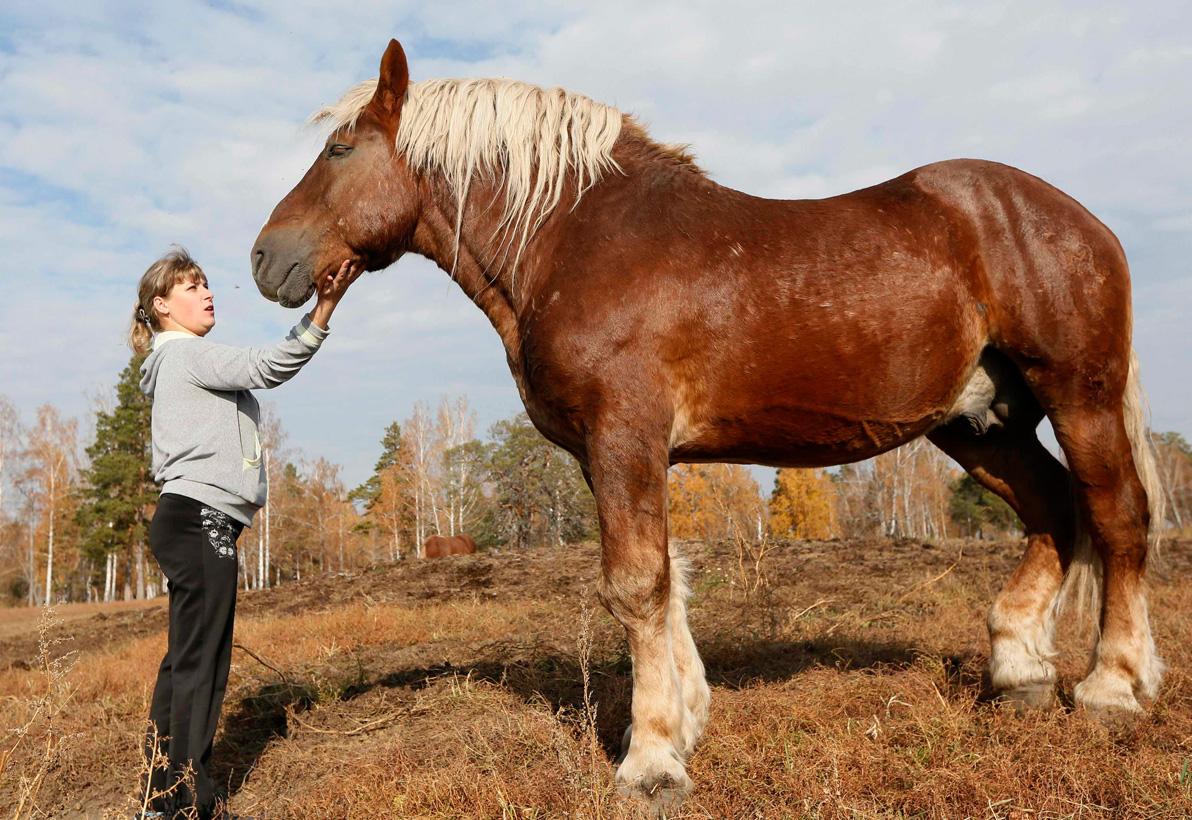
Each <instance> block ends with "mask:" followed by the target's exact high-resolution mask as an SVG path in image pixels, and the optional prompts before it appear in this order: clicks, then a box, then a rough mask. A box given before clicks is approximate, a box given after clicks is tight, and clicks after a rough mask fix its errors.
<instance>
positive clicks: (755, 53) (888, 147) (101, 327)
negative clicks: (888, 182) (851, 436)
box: [0, 0, 1192, 487]
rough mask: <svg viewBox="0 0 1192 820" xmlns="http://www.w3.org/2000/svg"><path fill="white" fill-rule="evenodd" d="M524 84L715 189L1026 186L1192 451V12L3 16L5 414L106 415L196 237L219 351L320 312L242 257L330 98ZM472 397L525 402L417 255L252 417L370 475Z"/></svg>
mask: <svg viewBox="0 0 1192 820" xmlns="http://www.w3.org/2000/svg"><path fill="white" fill-rule="evenodd" d="M390 37H396V38H397V39H398V40H400V41H401V43H402V45H403V46H404V48H405V51H406V54H407V56H408V58H409V63H410V72H411V77H412V79H413V80H415V81H417V80H422V79H430V78H434V77H489V76H503V77H513V78H516V79H520V80H525V81H529V82H533V83H537V84H540V85H544V86H555V85H558V86H562V87H564V88H567V89H569V90H572V91H578V92H581V93H583V94H586V95H588V96H590V97H593V98H595V99H597V100H599V101H601V102H605V103H608V104H611V105H614V106H616V107H618V108H620V109H621V110H623V111H627V112H630V113H633V114H635V115H637V116H638V118H639V119H640V120H642V121H643V122H644V123H645V124H646V126H647V127H648V128H649V130H650V132H651V133H652V134H653V136H654V137H656V138H657V139H659V140H660V141H663V142H682V143H688V144H690V145H691V149H692V151H693V152H694V154H695V155H696V157H697V159H698V161H699V163H700V164H701V165H702V166H703V167H704V168H705V169H707V171H708V172H709V173H710V175H711V176H712V178H713V179H715V180H716V181H717V182H719V183H721V184H723V185H727V186H729V187H732V188H737V189H740V190H744V191H748V192H750V193H753V194H758V195H763V196H772V197H784V198H788V197H789V198H801V197H823V196H830V195H833V194H838V193H844V192H846V191H849V190H853V189H856V188H859V187H863V186H866V185H871V184H874V183H877V182H880V181H882V180H885V179H888V178H891V177H893V176H897V175H898V174H901V173H903V172H905V171H907V170H910V169H911V168H914V167H917V166H919V165H923V164H926V163H929V162H934V161H937V160H941V159H947V158H951V157H962V156H963V157H980V158H984V159H992V160H998V161H1001V162H1005V163H1009V164H1011V165H1015V166H1017V167H1020V168H1023V169H1024V170H1027V171H1030V172H1031V173H1033V174H1036V175H1038V176H1041V177H1042V178H1044V179H1046V180H1048V181H1049V182H1051V183H1052V184H1054V185H1056V186H1058V187H1059V188H1061V189H1063V190H1064V191H1066V192H1067V193H1069V194H1071V195H1072V196H1074V197H1075V198H1076V199H1077V200H1079V201H1080V202H1082V203H1083V204H1084V205H1085V206H1086V207H1088V208H1089V209H1090V210H1091V211H1092V212H1093V213H1094V214H1096V215H1097V216H1098V217H1099V218H1100V219H1101V220H1102V221H1103V222H1105V224H1107V225H1108V226H1109V227H1110V228H1111V229H1112V230H1113V231H1114V232H1115V233H1116V234H1117V236H1118V237H1119V238H1120V239H1121V241H1122V244H1123V246H1124V247H1125V249H1126V253H1127V256H1128V258H1129V260H1130V263H1131V270H1132V275H1133V282H1134V311H1135V314H1134V315H1135V320H1134V330H1135V339H1134V344H1135V347H1136V348H1137V350H1138V354H1139V358H1140V361H1141V372H1142V377H1143V381H1144V385H1145V388H1146V389H1147V391H1148V393H1149V396H1150V403H1151V408H1152V413H1153V426H1154V427H1155V429H1158V430H1176V431H1179V432H1181V433H1183V434H1184V435H1185V436H1186V437H1192V379H1189V375H1190V370H1192V368H1190V366H1189V352H1190V351H1192V253H1189V252H1190V251H1192V106H1189V105H1188V100H1189V99H1192V14H1190V13H1189V11H1188V6H1187V4H1186V3H1183V2H1151V3H1146V4H1139V3H1095V2H1070V3H1052V2H1039V1H1038V0H1034V1H1033V2H996V0H992V1H990V2H981V3H943V2H884V3H876V2H875V3H847V4H843V3H842V4H826V3H811V2H790V0H783V1H782V2H756V3H750V2H745V3H722V2H716V3H708V2H683V3H668V2H641V0H637V1H636V2H619V0H613V1H612V2H607V1H606V2H602V3H599V4H588V3H584V4H580V3H562V2H542V3H522V2H516V1H515V0H508V1H507V2H504V3H501V4H493V3H488V2H476V3H471V2H461V3H452V2H439V3H405V2H357V3H314V2H308V0H285V1H284V2H281V1H280V0H278V1H277V2H273V1H272V0H270V1H267V2H234V1H233V0H222V1H221V2H210V3H194V2H176V3H109V2H90V3H87V4H76V3H70V4H67V3H57V2H34V3H30V2H24V1H23V0H15V2H14V0H6V2H5V4H4V5H3V7H2V8H0V146H3V149H2V150H0V284H2V285H3V291H2V293H0V354H2V355H0V396H4V397H6V398H8V399H9V400H10V401H11V402H13V403H14V404H15V405H16V406H17V408H18V409H19V410H20V411H21V413H22V415H23V417H24V420H25V421H26V422H30V421H32V419H33V415H34V412H35V410H36V408H37V407H38V406H39V405H41V404H43V403H46V402H49V403H52V404H54V405H56V406H57V407H58V408H59V409H60V410H61V411H62V412H64V413H65V414H66V415H68V416H74V417H77V418H79V419H80V424H81V426H82V427H83V429H88V428H89V427H90V426H91V424H92V421H91V420H90V417H92V416H93V405H94V400H95V398H96V397H97V396H102V395H105V394H107V393H109V392H110V391H111V389H112V386H113V385H114V383H115V380H116V378H117V375H118V374H119V372H120V370H121V369H122V368H123V367H124V366H125V365H126V364H127V361H128V358H129V350H128V348H127V347H126V345H125V341H124V338H125V334H126V332H127V329H128V322H129V317H130V313H131V309H132V306H133V303H134V301H135V298H136V295H135V288H136V283H137V281H138V279H139V277H140V275H141V273H142V272H143V271H144V270H145V268H146V267H147V266H148V265H149V263H150V262H152V261H153V260H154V259H156V258H157V257H158V256H159V255H161V254H162V253H163V252H165V251H166V250H167V249H168V247H169V246H170V245H171V244H172V243H179V244H182V245H184V246H185V247H186V248H188V249H189V250H190V252H191V253H192V254H193V255H194V256H195V258H196V259H197V260H198V261H199V262H200V264H201V265H202V266H203V267H204V269H205V270H206V272H207V274H208V277H209V280H210V284H211V287H212V289H213V291H214V293H215V300H216V307H217V314H218V324H217V326H216V327H215V329H214V330H213V331H212V336H211V337H210V338H212V339H215V340H218V341H221V342H224V343H227V344H236V345H253V346H264V345H268V344H271V343H273V342H275V341H277V340H280V339H281V338H282V337H283V336H284V335H285V333H286V331H287V330H288V328H289V327H290V326H291V325H292V324H293V323H294V322H295V321H297V319H298V318H299V317H300V316H301V314H302V312H301V311H287V310H285V309H283V308H281V307H279V306H278V305H276V304H274V303H271V302H268V301H267V300H265V299H264V298H263V297H261V296H260V295H259V294H258V293H257V290H256V288H255V286H254V285H253V283H252V279H251V275H250V272H249V264H248V257H249V250H250V248H251V246H252V243H253V240H254V239H255V237H256V235H257V232H258V231H259V230H260V228H261V226H262V224H264V222H265V220H266V218H267V217H268V215H269V213H270V211H271V210H272V208H273V206H274V205H275V204H276V203H277V202H278V201H279V200H280V199H281V198H282V197H283V196H284V195H285V194H286V193H287V192H288V191H289V190H290V189H291V188H292V187H293V185H294V184H295V183H296V182H297V181H298V180H299V179H300V178H301V176H302V175H303V173H305V171H306V169H307V167H308V166H309V165H310V163H311V162H312V161H313V159H314V158H315V155H316V153H317V151H318V149H319V147H320V146H321V145H322V141H323V138H324V136H325V135H324V134H323V133H321V132H320V131H318V130H317V129H312V128H310V127H308V126H306V125H305V124H304V123H305V121H306V119H307V117H308V116H309V115H310V113H311V112H312V111H313V110H315V109H316V108H318V107H319V106H320V105H321V104H323V103H326V102H329V101H332V100H334V99H336V98H338V96H339V95H340V94H341V93H342V92H343V91H344V90H346V89H347V88H348V87H349V86H351V85H353V84H355V83H357V82H359V81H361V80H363V79H366V78H369V77H373V76H376V73H377V66H378V64H379V61H380V56H381V54H382V53H383V51H384V48H385V45H386V44H387V42H388V40H389V38H390ZM461 393H463V394H467V396H468V397H469V398H470V400H471V402H472V405H473V407H474V408H475V410H476V412H477V417H478V432H479V433H483V432H484V431H486V430H487V428H488V427H489V425H491V424H492V423H493V422H495V421H497V420H499V419H501V418H506V417H508V416H510V415H512V414H513V413H515V412H517V411H518V410H520V409H521V403H520V400H519V398H518V396H517V391H516V389H515V388H514V385H513V380H512V377H511V376H510V375H509V371H508V368H507V366H506V364H505V358H504V352H503V350H502V348H501V344H500V341H499V340H498V338H497V335H496V333H495V331H494V330H493V329H492V327H491V326H490V325H489V324H488V321H487V320H486V319H485V317H484V315H483V314H482V313H481V312H480V311H479V310H478V309H477V308H476V307H475V306H474V305H472V304H471V302H470V301H468V299H467V298H466V297H465V296H464V295H463V293H462V291H460V290H459V289H458V287H457V286H456V285H454V284H453V283H452V282H451V281H450V279H449V278H448V277H447V275H446V274H445V273H443V272H442V271H440V270H439V269H438V268H436V267H435V266H434V265H432V264H431V263H429V262H427V261H426V260H424V259H421V258H419V257H414V256H407V257H405V258H403V259H402V260H400V261H399V262H398V263H397V264H396V265H394V266H393V267H391V268H390V269H388V270H386V271H383V272H377V273H370V274H367V275H366V276H364V277H363V278H362V279H361V280H359V281H358V282H357V283H356V284H355V285H354V286H353V287H352V289H351V290H350V291H349V293H348V294H347V296H346V297H345V298H344V300H343V302H342V303H341V305H340V307H339V308H338V310H337V311H336V314H335V316H334V318H333V320H332V333H331V336H330V337H329V339H328V340H327V343H326V344H325V346H324V347H323V349H322V350H321V351H320V352H319V354H318V355H317V356H316V357H315V358H314V360H312V362H311V363H310V364H309V365H308V366H307V367H306V368H305V369H304V370H303V371H302V373H300V374H299V375H298V376H297V377H296V378H295V379H294V380H293V381H292V382H290V383H288V384H286V385H283V386H282V387H280V388H277V389H276V390H273V391H269V393H267V394H264V395H260V398H261V399H262V400H263V401H265V402H272V403H273V404H274V405H275V409H276V412H277V413H278V414H279V415H280V417H281V419H282V423H283V426H284V427H285V429H286V430H287V431H288V433H289V436H290V442H291V444H293V445H295V446H297V447H299V448H301V450H302V451H303V452H305V453H306V454H307V455H309V456H312V457H314V456H325V457H327V458H329V459H331V460H333V461H336V462H338V463H340V464H342V465H343V468H344V469H343V478H344V480H345V483H346V484H347V485H348V486H349V487H350V486H354V485H355V484H358V483H359V482H361V481H363V480H364V479H365V478H367V476H368V474H369V473H370V471H371V468H372V465H373V463H374V461H375V459H376V457H377V455H378V451H379V442H380V439H381V436H382V433H383V430H384V428H385V426H386V425H387V424H388V423H389V422H391V421H394V420H401V419H404V418H406V417H407V416H409V415H410V413H411V412H412V410H413V406H414V403H415V402H418V401H422V402H426V403H427V404H429V405H431V406H432V407H433V406H434V405H436V404H437V403H438V402H439V400H440V398H441V397H443V396H456V395H459V394H461Z"/></svg>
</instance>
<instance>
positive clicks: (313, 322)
mask: <svg viewBox="0 0 1192 820" xmlns="http://www.w3.org/2000/svg"><path fill="white" fill-rule="evenodd" d="M363 271H364V267H363V266H362V265H357V264H354V263H353V262H352V261H351V260H346V261H345V262H344V263H343V264H342V265H340V267H339V270H338V271H336V272H335V273H333V274H328V275H327V276H324V277H323V278H322V280H321V281H319V282H318V283H317V285H316V292H317V293H318V301H317V302H316V303H315V306H314V309H313V310H311V312H310V313H308V314H307V315H306V316H304V317H302V321H300V322H299V323H298V324H296V325H295V326H294V327H293V328H292V329H291V330H290V332H289V334H288V335H287V336H286V338H285V339H284V340H283V341H282V342H280V343H279V344H277V345H274V346H273V347H268V348H256V347H232V346H231V345H221V344H215V343H211V342H207V343H204V344H203V345H202V349H201V350H199V351H198V352H197V355H194V356H188V357H187V372H188V373H189V375H190V377H191V380H192V381H193V382H194V383H195V384H197V385H199V386H200V387H205V388H208V389H210V390H254V389H262V388H270V387H277V386H278V385H279V384H282V383H284V382H286V381H289V380H290V379H291V378H292V377H293V376H294V374H296V373H297V372H298V371H299V370H301V369H302V366H303V365H304V364H306V363H307V362H308V361H310V358H311V357H312V356H313V355H314V354H315V351H316V350H318V349H319V346H320V345H321V344H322V343H323V339H325V338H326V337H327V328H328V325H329V323H330V321H331V314H332V313H334V312H335V308H336V306H337V305H338V304H339V300H340V299H341V298H343V295H344V293H346V292H347V289H348V287H349V286H350V285H351V284H352V283H353V282H355V281H356V279H357V278H358V277H359V276H360V274H361V273H363Z"/></svg>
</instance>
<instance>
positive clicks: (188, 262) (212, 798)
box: [129, 248, 363, 817]
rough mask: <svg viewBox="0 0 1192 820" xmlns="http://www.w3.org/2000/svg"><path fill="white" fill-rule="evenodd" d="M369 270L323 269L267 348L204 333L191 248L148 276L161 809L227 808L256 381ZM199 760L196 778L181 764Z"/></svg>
mask: <svg viewBox="0 0 1192 820" xmlns="http://www.w3.org/2000/svg"><path fill="white" fill-rule="evenodd" d="M362 270H363V268H362V267H361V266H358V265H356V264H355V263H354V262H353V261H352V260H347V261H345V262H344V263H343V264H342V265H341V266H340V268H339V270H338V271H337V272H336V273H334V274H328V275H325V276H324V277H322V279H321V280H320V281H319V282H317V293H318V301H317V303H316V304H315V307H314V310H312V311H311V312H310V313H309V314H307V315H306V316H304V317H303V318H302V321H300V322H299V323H298V324H297V325H295V326H294V328H293V329H292V330H291V331H290V333H289V335H288V336H287V337H286V339H285V340H284V341H283V342H281V343H280V344H278V345H277V346H275V347H272V348H264V349H258V348H237V347H229V346H227V345H221V344H217V343H215V342H210V341H207V340H206V339H205V338H203V337H205V336H206V335H207V333H208V332H209V331H210V330H211V328H212V327H214V326H215V305H214V301H213V299H212V295H211V291H210V290H208V288H207V277H206V275H205V274H204V273H203V271H202V269H201V268H199V266H198V265H197V264H196V263H195V261H194V260H193V259H191V258H190V256H189V255H188V254H187V253H186V251H185V250H183V249H181V248H178V249H175V250H173V251H171V252H170V253H167V254H166V255H165V256H163V257H162V258H161V259H159V260H157V261H156V262H154V263H153V264H152V265H150V266H149V269H148V270H146V271H145V274H144V276H142V277H141V283H140V288H139V292H138V298H137V304H136V307H135V308H134V316H133V323H132V329H131V331H130V333H129V342H130V345H131V346H132V348H133V349H134V350H135V351H136V352H138V353H142V354H144V353H148V354H149V355H148V358H146V359H145V362H144V364H143V365H141V374H142V378H141V389H142V390H143V391H144V392H145V393H146V394H148V395H149V396H151V397H152V399H153V414H152V415H153V422H152V434H153V473H154V478H155V480H156V481H157V482H158V483H160V484H161V485H162V486H161V497H160V498H159V499H158V504H157V511H156V512H155V513H154V515H153V521H152V522H151V524H150V525H149V547H150V549H152V551H153V555H154V557H156V558H157V563H158V564H159V565H160V566H161V569H162V572H164V573H165V575H166V578H168V579H169V582H170V583H169V592H170V627H169V644H168V648H167V650H166V655H165V658H164V659H163V660H162V662H161V668H160V669H159V671H158V674H157V685H156V686H155V687H154V690H153V701H152V704H151V706H150V710H149V720H150V724H151V725H150V733H149V738H148V741H147V743H146V755H147V756H148V758H149V759H150V760H153V759H154V755H155V753H159V752H164V753H165V756H166V757H167V758H168V761H169V766H168V768H165V769H163V768H153V769H152V770H151V775H150V786H151V789H152V792H153V793H160V794H163V795H165V796H163V797H159V798H158V799H157V800H156V801H154V809H155V813H154V815H152V816H172V815H173V813H174V811H175V810H180V809H182V808H185V807H189V806H191V805H194V806H196V807H197V808H198V812H199V816H200V817H211V816H214V814H215V812H216V811H217V797H216V794H215V784H214V783H213V782H212V780H211V776H210V774H209V772H208V766H209V763H210V759H211V746H212V739H213V738H214V737H215V725H216V722H217V721H218V719H219V710H220V707H221V705H222V704H223V697H224V689H225V688H226V686H227V682H228V666H229V664H230V661H231V655H232V620H233V616H234V613H235V609H236V570H237V559H236V539H237V538H238V537H239V535H240V532H241V531H242V530H243V529H244V528H245V527H248V526H251V525H252V518H253V515H254V514H255V513H256V511H257V510H258V509H260V508H261V505H263V504H264V503H265V469H264V466H263V464H262V462H261V444H260V439H259V438H258V436H257V423H258V413H259V409H258V405H257V401H256V399H255V398H253V395H252V393H250V392H249V391H250V390H251V389H253V388H269V387H276V386H277V385H279V384H281V383H282V382H284V381H286V380H288V379H290V378H292V377H293V376H294V374H296V373H297V372H298V370H299V369H301V367H302V366H303V365H304V364H306V363H307V362H308V361H310V358H311V357H312V356H313V355H314V354H315V351H317V350H318V349H319V346H320V345H321V344H322V342H323V340H324V339H325V338H326V337H327V333H328V327H327V325H328V322H329V320H330V319H331V314H332V312H333V311H334V310H335V307H336V305H337V304H338V303H339V300H340V298H341V297H342V296H343V294H344V292H345V291H346V290H347V288H348V286H349V285H351V284H352V282H353V281H355V280H356V278H357V277H358V276H359V275H360V273H361V271H362ZM150 340H152V342H151V343H150ZM150 350H151V352H150ZM188 767H189V768H190V769H191V771H192V773H193V779H192V781H193V788H192V786H191V784H189V783H187V782H186V781H187V780H188V778H186V777H184V776H183V773H184V771H185V770H186V769H187V768H188ZM157 812H161V813H162V814H157Z"/></svg>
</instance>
